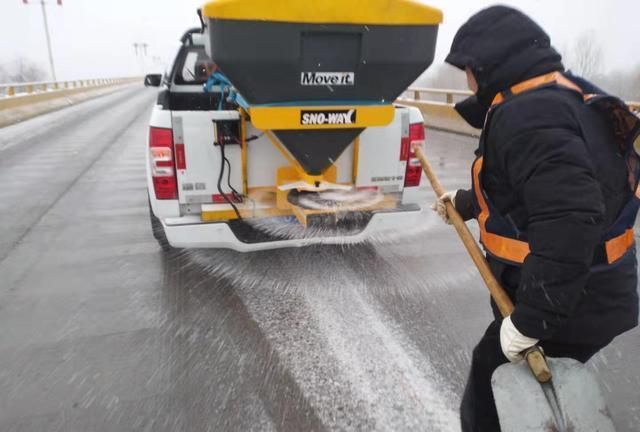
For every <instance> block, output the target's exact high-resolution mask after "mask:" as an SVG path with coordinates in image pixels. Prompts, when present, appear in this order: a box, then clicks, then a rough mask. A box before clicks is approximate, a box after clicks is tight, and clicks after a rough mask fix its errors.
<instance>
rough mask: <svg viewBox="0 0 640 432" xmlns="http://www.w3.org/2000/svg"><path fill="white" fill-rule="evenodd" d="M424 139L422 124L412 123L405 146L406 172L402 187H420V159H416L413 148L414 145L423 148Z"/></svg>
mask: <svg viewBox="0 0 640 432" xmlns="http://www.w3.org/2000/svg"><path fill="white" fill-rule="evenodd" d="M424 139H425V135H424V124H423V123H414V124H412V125H410V126H409V139H408V140H407V141H408V144H409V145H408V146H406V147H408V152H407V153H408V157H407V172H406V173H405V177H404V187H416V186H420V180H421V179H422V165H420V159H418V158H417V157H416V152H415V151H414V150H413V148H414V146H416V145H419V146H424ZM403 144H404V142H403ZM403 147H404V145H403Z"/></svg>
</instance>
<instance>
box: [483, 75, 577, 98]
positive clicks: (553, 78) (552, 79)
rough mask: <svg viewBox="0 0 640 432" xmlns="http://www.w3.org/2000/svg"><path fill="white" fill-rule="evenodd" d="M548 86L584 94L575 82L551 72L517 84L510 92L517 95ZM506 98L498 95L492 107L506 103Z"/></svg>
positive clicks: (500, 94)
mask: <svg viewBox="0 0 640 432" xmlns="http://www.w3.org/2000/svg"><path fill="white" fill-rule="evenodd" d="M547 84H558V85H559V86H561V87H566V88H568V89H570V90H573V91H576V92H578V93H580V94H582V93H583V92H582V89H581V88H580V87H578V86H577V85H575V84H574V83H573V82H571V81H570V80H568V79H567V78H565V77H564V75H562V74H561V73H560V72H551V73H548V74H545V75H540V76H537V77H535V78H531V79H529V80H526V81H523V82H521V83H520V84H516V85H514V86H513V87H511V89H510V91H511V93H512V94H514V95H517V94H519V93H524V92H526V91H529V90H533V89H535V88H537V87H541V86H544V85H547ZM504 99H505V98H504V96H503V95H502V93H498V94H497V95H496V97H495V98H494V99H493V103H492V104H491V105H492V106H495V105H498V104H501V103H502V102H504Z"/></svg>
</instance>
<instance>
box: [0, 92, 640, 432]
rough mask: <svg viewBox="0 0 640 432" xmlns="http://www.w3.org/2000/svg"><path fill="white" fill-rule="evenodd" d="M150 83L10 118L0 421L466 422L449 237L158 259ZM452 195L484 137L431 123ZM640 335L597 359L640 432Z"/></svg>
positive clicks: (431, 232) (479, 309) (625, 422)
mask: <svg viewBox="0 0 640 432" xmlns="http://www.w3.org/2000/svg"><path fill="white" fill-rule="evenodd" d="M154 98H155V92H154V91H152V90H146V89H142V88H133V89H126V90H122V91H119V92H116V93H114V94H111V95H108V96H105V97H102V98H100V99H96V100H92V101H89V102H85V103H83V104H80V105H77V106H74V107H72V108H69V109H65V110H62V111H59V112H56V113H52V114H48V115H46V116H43V117H39V118H35V119H32V120H30V121H27V122H24V123H21V124H18V125H14V126H12V127H9V128H5V129H0V184H1V185H2V188H0V328H2V329H3V330H4V331H3V332H2V333H0V431H12V432H17V431H28V432H35V431H47V432H52V431H64V432H67V431H74V432H75V431H78V432H85V431H101V432H102V431H118V432H120V431H154V432H155V431H194V432H195V431H197V432H200V431H227V430H228V431H252V430H253V431H307V430H315V431H324V430H344V431H444V432H449V431H458V430H459V427H460V426H459V421H458V419H457V416H458V414H457V407H458V404H459V398H460V394H461V392H462V389H463V386H464V380H465V378H466V370H467V368H468V362H469V358H470V353H471V349H472V348H473V345H474V343H475V341H476V340H477V339H478V338H479V337H480V335H481V334H482V333H483V331H484V328H485V326H486V325H487V324H488V322H489V320H490V311H489V306H488V297H487V295H486V293H485V290H484V288H483V286H482V284H481V281H480V279H479V278H478V277H477V275H476V273H475V271H474V269H473V267H472V263H471V261H470V260H469V259H468V258H467V257H466V255H465V253H464V250H463V248H462V247H461V246H460V244H459V243H458V241H457V240H456V237H455V234H454V232H453V231H452V230H451V228H449V227H447V226H444V225H443V224H441V223H439V221H438V220H437V219H436V217H435V216H429V218H427V220H425V222H424V226H421V227H418V229H417V230H413V231H411V233H410V235H405V236H399V237H398V238H397V239H393V241H385V242H382V241H381V242H376V243H373V244H368V245H360V246H349V247H346V246H345V247H314V248H308V249H302V250H278V251H270V252H261V253H255V254H245V255H243V254H239V253H235V252H231V251H189V252H178V253H172V254H166V253H163V252H162V251H161V250H160V248H159V247H158V246H157V244H156V243H155V241H154V239H153V237H152V235H151V232H150V228H149V218H148V210H147V197H146V193H147V192H146V186H145V174H144V152H145V146H144V143H145V136H146V133H147V123H146V122H147V120H148V115H149V112H150V107H151V104H152V103H153V100H154ZM427 143H428V144H427V149H428V154H429V155H430V157H431V159H432V162H433V163H434V165H435V167H436V168H437V170H438V171H439V174H440V175H441V178H442V180H443V183H444V184H445V186H446V187H448V188H454V187H460V186H466V185H467V183H468V176H469V165H470V161H471V158H472V157H473V148H474V147H473V145H474V142H473V140H472V139H471V138H467V137H462V136H456V135H451V134H446V133H441V132H435V131H428V133H427ZM639 353H640V331H637V330H636V331H634V332H632V333H630V334H628V335H625V336H624V337H622V338H620V339H619V340H618V341H616V342H615V343H614V344H613V345H612V346H611V347H610V348H609V349H607V350H606V351H605V352H604V353H602V354H600V355H598V357H597V358H596V360H595V361H594V362H593V367H594V368H596V369H597V370H598V371H599V373H600V376H601V379H602V381H603V383H604V385H605V389H606V391H607V397H608V402H609V404H610V408H611V411H612V413H613V415H614V418H615V420H616V423H617V426H618V429H619V430H620V431H623V432H624V431H628V432H631V431H637V430H638V429H639V428H640V392H638V388H640V366H639V365H638V362H637V360H636V359H637V357H638V354H639Z"/></svg>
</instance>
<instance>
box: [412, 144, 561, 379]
mask: <svg viewBox="0 0 640 432" xmlns="http://www.w3.org/2000/svg"><path fill="white" fill-rule="evenodd" d="M414 151H415V153H416V156H417V157H418V159H420V163H421V164H422V169H423V170H424V173H425V174H426V175H427V178H428V179H429V183H431V187H432V188H433V190H434V192H435V193H436V195H437V196H438V197H441V196H442V195H444V194H445V193H446V191H445V190H444V188H443V187H442V185H441V184H440V181H439V180H438V177H436V174H435V172H434V171H433V169H432V168H431V164H430V163H429V160H428V159H427V156H426V155H425V153H424V150H423V149H422V147H421V146H415V147H414ZM446 206H447V215H448V216H449V219H450V220H451V222H452V223H453V226H454V227H455V229H456V231H457V232H458V236H459V237H460V240H462V243H463V244H464V247H465V248H466V249H467V252H468V253H469V256H470V257H471V259H472V260H473V262H474V263H475V265H476V267H477V268H478V271H479V272H480V276H482V279H483V280H484V283H485V285H486V286H487V288H488V289H489V293H490V294H491V297H492V298H493V301H495V302H496V305H498V309H499V310H500V313H501V314H502V316H503V317H505V318H506V317H508V316H510V315H511V314H512V313H513V302H512V301H511V299H510V298H509V296H508V295H507V293H506V292H505V290H504V288H502V286H501V285H500V282H498V280H497V279H496V278H495V276H494V275H493V272H492V271H491V268H490V267H489V263H487V260H486V258H485V257H484V253H483V252H482V250H481V249H480V246H478V243H477V242H476V239H475V238H474V237H473V234H471V231H469V228H468V227H467V224H465V223H464V220H462V217H461V216H460V213H458V211H457V210H456V209H455V207H454V206H453V204H452V203H451V202H447V203H446ZM524 357H525V359H526V361H527V363H528V364H529V368H530V369H531V372H532V373H533V375H534V376H535V377H536V379H537V380H538V381H539V382H541V383H546V382H548V381H549V380H550V379H551V371H550V370H549V365H548V364H547V361H546V358H545V356H544V354H543V353H542V350H541V349H540V348H539V347H537V346H536V347H533V348H531V349H530V350H528V351H527V352H526V353H525V355H524Z"/></svg>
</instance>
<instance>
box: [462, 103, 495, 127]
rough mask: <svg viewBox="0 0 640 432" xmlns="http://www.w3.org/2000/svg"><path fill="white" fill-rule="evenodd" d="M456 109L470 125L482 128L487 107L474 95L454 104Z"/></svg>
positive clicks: (487, 110)
mask: <svg viewBox="0 0 640 432" xmlns="http://www.w3.org/2000/svg"><path fill="white" fill-rule="evenodd" d="M455 108H456V111H457V112H458V114H460V116H461V117H462V118H463V119H464V120H465V121H466V122H467V123H469V125H470V126H471V127H474V128H476V129H482V128H483V127H484V121H485V119H486V118H487V113H488V112H489V107H488V106H485V105H484V104H482V103H481V102H480V101H479V100H478V98H477V97H476V96H471V97H470V98H467V99H465V100H463V101H462V102H460V103H458V104H456V107H455Z"/></svg>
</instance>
